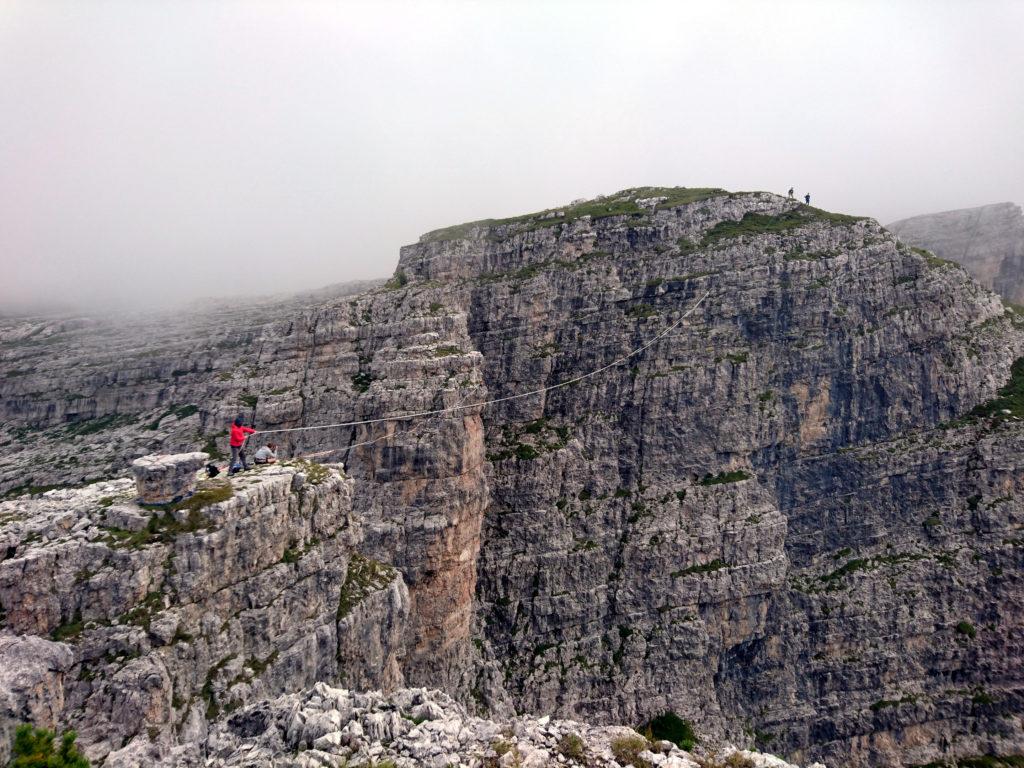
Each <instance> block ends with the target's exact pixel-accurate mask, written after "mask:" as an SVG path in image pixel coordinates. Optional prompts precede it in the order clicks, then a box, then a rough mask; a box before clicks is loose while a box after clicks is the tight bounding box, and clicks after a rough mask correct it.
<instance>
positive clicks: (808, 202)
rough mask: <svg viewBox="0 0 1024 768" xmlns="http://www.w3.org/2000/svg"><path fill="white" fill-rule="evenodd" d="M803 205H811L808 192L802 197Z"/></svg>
mask: <svg viewBox="0 0 1024 768" xmlns="http://www.w3.org/2000/svg"><path fill="white" fill-rule="evenodd" d="M804 203H806V204H807V205H810V204H811V193H810V192H808V193H807V194H806V195H804Z"/></svg>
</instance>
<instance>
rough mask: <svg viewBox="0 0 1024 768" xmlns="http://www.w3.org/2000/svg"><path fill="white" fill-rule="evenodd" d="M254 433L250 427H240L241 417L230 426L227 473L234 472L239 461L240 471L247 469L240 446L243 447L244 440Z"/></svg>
mask: <svg viewBox="0 0 1024 768" xmlns="http://www.w3.org/2000/svg"><path fill="white" fill-rule="evenodd" d="M255 433H256V430H255V429H253V428H252V427H243V426H242V417H241V416H239V417H237V418H236V419H235V422H234V423H233V424H232V425H231V439H230V440H228V442H229V443H230V444H231V463H230V464H228V472H231V471H232V470H234V468H235V467H236V466H237V465H238V464H239V461H241V464H242V469H248V468H249V467H248V466H246V463H245V451H243V450H242V446H243V445H245V438H246V437H248V436H249V435H252V434H255Z"/></svg>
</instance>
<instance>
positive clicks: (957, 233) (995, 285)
mask: <svg viewBox="0 0 1024 768" xmlns="http://www.w3.org/2000/svg"><path fill="white" fill-rule="evenodd" d="M888 229H890V230H892V231H893V232H895V233H896V234H897V235H899V237H900V239H901V240H903V241H904V242H907V243H909V244H910V245H912V246H915V247H918V248H926V249H928V250H929V251H932V252H934V253H935V255H936V256H938V257H940V258H943V259H951V260H953V261H956V262H958V263H960V264H963V265H964V266H965V267H967V271H968V272H970V273H971V274H972V275H973V276H974V278H975V279H976V280H977V281H978V282H979V283H981V284H982V285H984V286H985V287H987V288H991V289H992V290H993V291H995V292H996V293H998V294H1000V295H1001V296H1003V298H1005V299H1006V300H1007V301H1011V302H1013V303H1015V304H1024V214H1022V213H1021V209H1020V206H1019V205H1014V204H1013V203H997V204H996V205H983V206H981V207H979V208H964V209H961V210H957V211H945V212H944V213H931V214H926V215H924V216H913V217H911V218H909V219H902V220H900V221H894V222H893V223H892V224H889V225H888Z"/></svg>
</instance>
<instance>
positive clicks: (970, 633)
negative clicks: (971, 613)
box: [956, 621, 978, 640]
mask: <svg viewBox="0 0 1024 768" xmlns="http://www.w3.org/2000/svg"><path fill="white" fill-rule="evenodd" d="M956 632H957V634H958V635H964V636H965V637H969V638H970V639H971V640H973V639H974V638H975V636H976V635H977V634H978V630H976V629H975V628H974V625H973V624H971V622H969V621H961V622H958V623H957V625H956Z"/></svg>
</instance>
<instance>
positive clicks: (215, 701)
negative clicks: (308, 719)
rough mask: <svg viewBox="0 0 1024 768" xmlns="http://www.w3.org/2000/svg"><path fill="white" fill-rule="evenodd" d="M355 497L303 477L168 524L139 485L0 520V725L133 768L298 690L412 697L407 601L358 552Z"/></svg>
mask: <svg viewBox="0 0 1024 768" xmlns="http://www.w3.org/2000/svg"><path fill="white" fill-rule="evenodd" d="M352 486H353V481H352V480H351V479H349V478H346V477H344V475H343V474H341V473H340V472H338V471H336V470H334V469H331V468H327V467H322V466H319V465H316V466H314V465H308V464H297V465H294V466H280V467H269V468H266V469H263V470H261V471H259V472H255V473H249V474H247V475H245V476H242V477H235V478H234V479H232V480H230V481H227V480H219V479H218V480H211V481H205V482H204V484H203V485H202V486H201V487H200V488H199V490H198V491H197V492H196V494H195V495H193V496H191V497H190V498H188V499H186V500H184V501H182V502H180V503H179V504H177V505H174V506H171V507H168V508H153V507H145V506H140V505H138V504H136V503H135V502H134V501H133V499H134V498H135V490H136V489H135V486H134V484H133V483H132V482H130V481H113V482H109V483H99V484H95V485H91V486H89V487H87V488H85V489H83V490H70V491H50V492H49V493H47V494H45V495H44V496H43V497H42V498H41V499H38V500H26V501H8V502H4V503H2V504H0V522H2V527H0V551H2V552H4V553H5V554H4V557H3V560H2V561H0V609H2V610H0V615H2V616H3V629H2V631H0V670H3V672H2V673H0V686H2V688H0V690H2V691H4V693H5V694H6V696H7V701H6V702H4V700H3V699H0V703H4V709H3V710H2V711H0V722H4V723H5V724H10V723H11V722H12V721H14V720H25V719H30V720H31V721H33V722H37V723H40V724H43V725H54V724H60V725H61V726H62V727H72V728H75V729H77V730H78V732H79V734H80V738H81V741H82V743H83V744H84V746H85V748H86V752H87V754H88V755H89V756H90V757H92V758H94V759H98V760H102V759H106V763H105V764H108V765H132V764H138V763H133V762H132V759H133V758H131V757H130V756H131V755H133V754H135V753H136V752H137V750H138V749H140V748H145V749H147V750H152V749H155V750H157V751H158V752H159V751H161V750H163V751H165V750H166V749H167V748H169V747H170V746H171V745H173V744H177V743H179V742H180V741H182V740H184V741H188V740H189V739H195V738H199V737H201V736H202V735H204V734H205V731H206V727H207V722H208V720H209V719H210V718H213V717H215V716H216V715H217V714H218V713H220V712H229V711H231V710H232V709H234V708H237V707H238V706H240V705H241V704H244V703H246V702H248V701H251V700H254V699H258V698H264V697H268V696H274V695H277V694H280V693H283V692H286V691H293V690H295V689H296V687H297V686H298V687H302V686H308V685H313V684H314V683H316V682H317V681H320V680H331V681H337V680H341V679H352V680H355V681H357V682H358V683H360V684H362V685H366V686H368V687H383V688H385V689H389V688H393V687H395V686H397V685H399V684H401V683H402V677H401V673H400V671H399V664H398V659H399V657H400V656H401V655H402V654H403V653H404V647H405V642H406V641H405V626H404V623H405V620H406V617H407V614H408V596H407V592H406V588H405V585H404V583H403V581H402V579H401V576H400V575H399V574H398V572H397V571H395V570H394V569H393V568H391V567H389V566H386V565H383V564H380V563H376V562H374V561H372V560H369V559H368V558H366V557H365V556H362V555H360V554H357V553H356V552H355V549H354V548H355V546H356V545H357V544H358V543H360V541H361V530H360V527H359V525H358V522H357V521H356V520H355V519H354V517H353V514H352ZM356 644H359V645H360V646H364V645H365V648H364V651H365V652H364V653H359V654H356V653H353V652H352V649H353V646H354V645H356ZM140 745H142V746H140ZM122 752H125V754H127V755H128V756H129V757H124V756H122V754H121V753H122Z"/></svg>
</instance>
